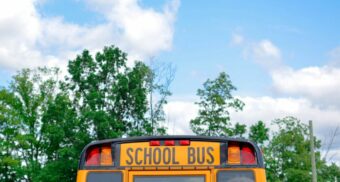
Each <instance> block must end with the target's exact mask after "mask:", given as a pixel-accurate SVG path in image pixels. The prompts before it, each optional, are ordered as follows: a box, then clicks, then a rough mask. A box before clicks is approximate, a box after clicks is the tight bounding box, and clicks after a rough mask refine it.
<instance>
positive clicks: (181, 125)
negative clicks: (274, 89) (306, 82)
mask: <svg viewBox="0 0 340 182" xmlns="http://www.w3.org/2000/svg"><path fill="white" fill-rule="evenodd" d="M239 98H240V99H241V100H242V101H243V102H245V107H244V109H243V111H241V112H231V119H232V121H233V122H240V123H243V124H246V125H247V126H248V127H249V126H250V125H252V124H254V123H255V122H257V121H259V120H262V121H264V122H265V123H266V125H267V127H269V128H271V131H275V130H276V129H277V128H276V127H275V126H274V125H271V121H272V120H274V119H277V118H283V117H286V116H293V117H297V118H298V119H300V120H301V121H302V122H303V123H305V124H308V121H309V120H313V125H314V133H315V135H316V136H317V137H318V138H319V139H321V140H322V142H323V148H322V149H323V150H324V149H325V148H326V143H327V142H328V141H329V140H330V136H329V133H330V132H332V130H333V129H334V128H336V127H337V126H340V120H339V118H340V112H339V111H338V110H336V109H322V108H320V107H317V106H315V105H314V104H313V103H311V102H310V101H309V100H307V99H304V98H299V99H296V98H273V97H267V96H263V97H239ZM165 111H166V114H167V117H168V120H169V121H170V122H169V127H168V128H169V130H168V131H169V134H192V131H191V130H190V127H189V122H190V120H191V119H193V118H195V117H196V116H197V111H198V107H197V106H196V105H195V104H194V102H193V101H192V102H191V101H180V100H179V101H172V102H169V104H168V105H166V107H165ZM173 126H175V127H173ZM337 151H340V138H336V139H335V141H334V144H333V146H332V150H331V152H330V154H329V155H328V156H332V154H334V153H335V152H337ZM323 154H324V153H323ZM333 161H338V162H339V161H340V154H338V155H336V156H335V157H334V158H333Z"/></svg>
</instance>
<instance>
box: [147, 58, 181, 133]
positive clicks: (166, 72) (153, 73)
mask: <svg viewBox="0 0 340 182" xmlns="http://www.w3.org/2000/svg"><path fill="white" fill-rule="evenodd" d="M149 67H150V72H149V74H148V78H147V84H148V95H149V113H150V116H149V118H150V120H151V127H152V133H151V134H152V135H164V134H165V133H166V129H165V128H164V127H162V126H160V124H161V123H162V122H164V121H165V113H164V110H163V107H164V105H165V104H167V98H168V97H169V96H170V95H171V92H170V84H171V82H172V81H173V79H174V76H175V67H174V66H173V65H172V64H170V63H169V64H166V63H159V62H158V63H157V62H156V61H154V60H151V61H150V66H149Z"/></svg>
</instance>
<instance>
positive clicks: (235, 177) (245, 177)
mask: <svg viewBox="0 0 340 182" xmlns="http://www.w3.org/2000/svg"><path fill="white" fill-rule="evenodd" d="M254 181H255V178H254V173H253V172H252V171H219V172H218V174H217V182H254Z"/></svg>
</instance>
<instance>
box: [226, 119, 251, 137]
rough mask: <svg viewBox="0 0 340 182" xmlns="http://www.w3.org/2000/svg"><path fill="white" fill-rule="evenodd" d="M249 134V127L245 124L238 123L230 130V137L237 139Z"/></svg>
mask: <svg viewBox="0 0 340 182" xmlns="http://www.w3.org/2000/svg"><path fill="white" fill-rule="evenodd" d="M246 132H247V126H246V125H245V124H240V123H238V122H237V123H236V124H235V126H234V128H232V129H231V130H230V134H229V135H230V136H235V137H241V138H242V137H243V135H244V134H245V133H246Z"/></svg>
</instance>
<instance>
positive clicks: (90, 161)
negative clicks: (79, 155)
mask: <svg viewBox="0 0 340 182" xmlns="http://www.w3.org/2000/svg"><path fill="white" fill-rule="evenodd" d="M99 161H100V148H99V147H97V148H90V149H89V150H88V151H87V152H86V165H87V166H97V165H99Z"/></svg>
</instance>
